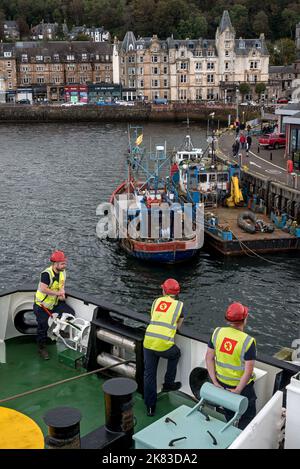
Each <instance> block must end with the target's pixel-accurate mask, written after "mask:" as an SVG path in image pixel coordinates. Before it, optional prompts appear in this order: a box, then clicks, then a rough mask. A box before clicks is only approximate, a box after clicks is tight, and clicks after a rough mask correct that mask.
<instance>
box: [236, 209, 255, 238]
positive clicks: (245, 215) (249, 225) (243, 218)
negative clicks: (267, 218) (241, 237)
mask: <svg viewBox="0 0 300 469" xmlns="http://www.w3.org/2000/svg"><path fill="white" fill-rule="evenodd" d="M237 224H238V226H239V227H240V228H242V230H244V231H246V233H251V234H254V233H255V231H256V230H255V225H256V216H255V214H254V213H253V212H250V211H249V210H245V212H242V213H241V214H240V215H239V216H238V219H237Z"/></svg>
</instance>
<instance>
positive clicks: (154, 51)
mask: <svg viewBox="0 0 300 469" xmlns="http://www.w3.org/2000/svg"><path fill="white" fill-rule="evenodd" d="M113 71H114V83H120V84H121V85H122V87H123V90H124V92H123V94H124V97H125V98H126V99H131V100H133V99H145V100H149V101H153V100H154V99H157V98H165V99H167V100H170V101H201V100H222V101H224V102H236V100H237V99H239V96H238V94H239V85H240V84H241V83H244V82H245V83H248V84H249V93H247V95H246V96H245V99H249V100H250V99H253V98H255V97H256V93H255V86H256V84H257V83H265V84H266V85H267V83H268V78H269V52H268V50H267V47H266V42H265V37H264V34H261V35H260V36H259V38H257V39H244V38H242V37H240V38H236V33H235V29H234V28H233V26H232V23H231V20H230V16H229V13H228V11H224V13H223V15H222V19H221V21H220V24H219V27H218V28H217V31H216V35H215V39H214V40H210V39H202V38H199V39H185V40H177V39H174V38H173V37H171V38H168V39H166V40H160V39H159V38H158V37H157V36H156V35H154V36H152V38H147V37H141V38H137V39H136V38H135V35H134V33H133V32H127V33H126V35H125V37H124V40H123V41H122V42H119V41H117V40H116V39H115V42H114V51H113Z"/></svg>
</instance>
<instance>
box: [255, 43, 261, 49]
mask: <svg viewBox="0 0 300 469" xmlns="http://www.w3.org/2000/svg"><path fill="white" fill-rule="evenodd" d="M255 47H256V49H260V48H261V42H260V41H256V43H255Z"/></svg>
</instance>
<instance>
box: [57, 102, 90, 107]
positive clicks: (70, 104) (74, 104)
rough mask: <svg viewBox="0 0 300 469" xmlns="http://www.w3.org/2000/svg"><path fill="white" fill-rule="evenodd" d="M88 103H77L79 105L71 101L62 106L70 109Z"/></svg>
mask: <svg viewBox="0 0 300 469" xmlns="http://www.w3.org/2000/svg"><path fill="white" fill-rule="evenodd" d="M86 104H87V103H80V102H77V103H73V102H71V101H68V102H67V103H62V104H61V106H65V107H69V106H84V105H86Z"/></svg>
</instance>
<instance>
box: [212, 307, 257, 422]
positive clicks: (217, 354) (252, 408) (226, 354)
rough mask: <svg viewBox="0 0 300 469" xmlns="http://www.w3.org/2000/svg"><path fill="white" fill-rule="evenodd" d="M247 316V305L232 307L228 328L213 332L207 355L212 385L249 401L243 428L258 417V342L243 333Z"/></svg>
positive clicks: (227, 318)
mask: <svg viewBox="0 0 300 469" xmlns="http://www.w3.org/2000/svg"><path fill="white" fill-rule="evenodd" d="M247 317H248V308H247V307H246V306H243V305H242V304H241V303H232V304H231V305H229V307H228V308H227V311H226V314H225V319H226V321H227V322H228V323H229V327H217V328H216V329H215V330H214V332H213V335H212V336H211V339H210V341H209V343H208V348H207V353H206V366H207V370H208V373H209V376H210V378H211V380H212V382H213V384H214V385H215V386H218V387H223V388H225V389H228V390H229V391H231V392H234V393H236V394H241V395H242V396H246V397H247V398H248V401H249V404H248V409H247V410H246V412H245V413H244V415H243V416H242V417H241V419H240V421H239V428H241V429H244V428H245V427H246V426H247V425H248V423H249V422H250V421H251V420H252V419H253V418H254V417H255V414H256V394H255V390H254V381H255V375H254V364H255V359H256V342H255V339H254V338H253V337H251V336H250V335H248V334H246V333H245V332H244V329H245V327H246V323H247ZM225 416H226V419H227V420H229V419H230V418H232V416H233V413H232V412H231V411H226V412H225Z"/></svg>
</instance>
